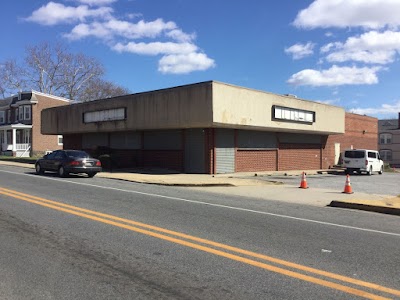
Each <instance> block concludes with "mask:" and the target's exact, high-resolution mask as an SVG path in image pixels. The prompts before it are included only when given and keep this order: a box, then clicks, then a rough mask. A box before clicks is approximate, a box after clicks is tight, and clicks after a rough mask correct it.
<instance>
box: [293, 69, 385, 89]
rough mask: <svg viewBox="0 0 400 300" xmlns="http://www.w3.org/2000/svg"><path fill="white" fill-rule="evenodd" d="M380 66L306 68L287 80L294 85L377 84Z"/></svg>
mask: <svg viewBox="0 0 400 300" xmlns="http://www.w3.org/2000/svg"><path fill="white" fill-rule="evenodd" d="M380 69H381V68H379V67H373V68H367V67H364V68H357V67H338V66H336V65H333V66H332V67H331V68H330V69H327V70H322V71H318V70H312V69H306V70H303V71H300V72H298V73H296V74H293V75H292V76H291V77H290V78H289V80H288V81H287V82H288V83H290V84H293V85H309V86H339V85H354V84H376V83H378V77H377V75H376V73H377V72H378V71H379V70H380Z"/></svg>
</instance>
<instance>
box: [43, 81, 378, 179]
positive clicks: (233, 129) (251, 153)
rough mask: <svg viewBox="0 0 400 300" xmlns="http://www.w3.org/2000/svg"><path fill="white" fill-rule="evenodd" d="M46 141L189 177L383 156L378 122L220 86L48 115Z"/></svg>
mask: <svg viewBox="0 0 400 300" xmlns="http://www.w3.org/2000/svg"><path fill="white" fill-rule="evenodd" d="M374 132H375V135H374ZM42 133H44V134H53V135H56V134H62V135H63V136H64V148H77V149H84V150H87V151H89V152H91V153H92V154H95V155H98V154H99V153H103V152H104V151H108V152H109V153H110V154H111V155H112V157H113V159H114V161H115V162H116V164H117V165H119V166H132V167H135V166H139V167H162V168H169V169H175V170H178V171H181V172H186V173H208V174H215V173H233V172H250V171H275V170H302V169H322V168H328V167H332V166H333V165H336V164H337V162H338V160H339V157H340V153H341V152H342V151H343V150H345V149H347V148H351V147H353V148H361V147H364V148H369V149H377V119H375V118H371V117H366V116H360V115H355V114H348V113H345V111H344V109H343V108H340V107H336V106H331V105H327V104H322V103H317V102H313V101H307V100H303V99H298V98H297V97H294V96H287V95H276V94H272V93H267V92H262V91H256V90H251V89H247V88H243V87H237V86H233V85H229V84H225V83H220V82H215V81H208V82H202V83H197V84H191V85H185V86H179V87H173V88H169V89H163V90H157V91H150V92H145V93H137V94H133V95H126V96H120V97H115V98H112V99H102V100H96V101H91V102H85V103H78V104H72V105H69V106H66V107H57V108H51V109H46V110H44V111H43V112H42Z"/></svg>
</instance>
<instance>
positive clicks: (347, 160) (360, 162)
mask: <svg viewBox="0 0 400 300" xmlns="http://www.w3.org/2000/svg"><path fill="white" fill-rule="evenodd" d="M365 160H366V157H365V151H362V150H348V151H345V152H344V160H343V161H344V165H345V167H346V168H350V169H360V168H365Z"/></svg>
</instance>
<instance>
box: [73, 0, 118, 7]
mask: <svg viewBox="0 0 400 300" xmlns="http://www.w3.org/2000/svg"><path fill="white" fill-rule="evenodd" d="M77 1H78V2H80V3H83V4H87V5H90V6H103V5H107V4H111V3H114V2H116V1H117V0H77Z"/></svg>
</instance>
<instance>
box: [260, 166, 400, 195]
mask: <svg viewBox="0 0 400 300" xmlns="http://www.w3.org/2000/svg"><path fill="white" fill-rule="evenodd" d="M252 178H254V177H252ZM257 178H258V179H264V180H271V181H280V182H283V183H285V184H292V185H299V184H300V180H301V176H300V175H299V176H258V177H257ZM345 182H346V176H345V175H344V173H339V175H333V174H321V175H319V174H318V175H307V184H308V186H310V187H313V188H323V189H332V190H343V188H344V185H345ZM350 182H351V186H352V189H353V191H357V192H362V193H370V194H382V195H391V196H397V195H400V186H399V183H400V173H393V172H392V173H383V174H382V175H379V174H377V173H373V174H372V175H371V176H368V175H365V174H360V175H358V174H352V175H350Z"/></svg>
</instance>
